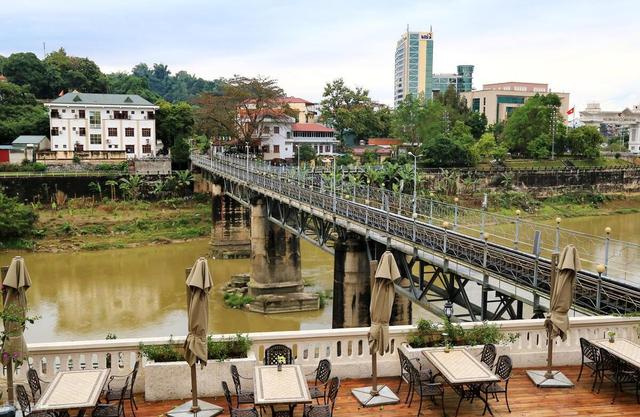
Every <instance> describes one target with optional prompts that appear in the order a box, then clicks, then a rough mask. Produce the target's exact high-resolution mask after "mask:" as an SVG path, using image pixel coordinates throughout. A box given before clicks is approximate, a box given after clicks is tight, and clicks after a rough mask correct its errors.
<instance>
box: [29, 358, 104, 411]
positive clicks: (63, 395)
mask: <svg viewBox="0 0 640 417" xmlns="http://www.w3.org/2000/svg"><path fill="white" fill-rule="evenodd" d="M109 372H110V370H109V369H87V370H83V371H61V372H58V374H56V376H55V377H54V378H53V381H51V384H49V386H48V387H47V389H46V391H45V392H44V393H43V394H42V396H41V397H40V399H39V400H38V402H37V403H36V404H35V406H34V407H33V411H52V412H60V411H64V410H71V409H78V410H79V411H78V417H82V416H83V415H84V413H85V411H86V409H87V408H93V407H95V406H96V404H97V403H98V399H99V398H100V394H101V393H102V388H103V387H104V384H105V383H106V382H107V378H108V377H109Z"/></svg>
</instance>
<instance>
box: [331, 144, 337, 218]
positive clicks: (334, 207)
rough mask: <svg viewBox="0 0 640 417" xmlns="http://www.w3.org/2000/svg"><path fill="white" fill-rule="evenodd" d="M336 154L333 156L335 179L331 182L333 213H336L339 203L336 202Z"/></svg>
mask: <svg viewBox="0 0 640 417" xmlns="http://www.w3.org/2000/svg"><path fill="white" fill-rule="evenodd" d="M336 162H337V161H336V154H335V153H334V154H333V178H332V180H331V182H332V183H333V212H334V213H335V212H336V208H337V201H336V175H337V171H336Z"/></svg>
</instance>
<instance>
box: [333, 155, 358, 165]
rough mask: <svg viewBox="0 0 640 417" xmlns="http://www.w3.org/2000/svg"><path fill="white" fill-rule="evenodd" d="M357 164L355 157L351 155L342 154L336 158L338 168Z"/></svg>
mask: <svg viewBox="0 0 640 417" xmlns="http://www.w3.org/2000/svg"><path fill="white" fill-rule="evenodd" d="M355 162H356V160H355V159H354V158H353V156H352V155H351V154H350V153H345V154H342V155H340V156H338V157H337V158H336V164H338V166H341V165H353V164H355Z"/></svg>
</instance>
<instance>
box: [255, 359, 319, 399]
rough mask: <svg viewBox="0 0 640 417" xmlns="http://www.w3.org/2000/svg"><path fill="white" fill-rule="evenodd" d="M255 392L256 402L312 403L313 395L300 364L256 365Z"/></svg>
mask: <svg viewBox="0 0 640 417" xmlns="http://www.w3.org/2000/svg"><path fill="white" fill-rule="evenodd" d="M254 374H255V378H254V394H255V403H256V404H263V405H265V404H300V403H310V402H311V395H310V394H309V388H308V387H307V381H306V380H305V377H304V374H303V373H302V368H301V367H300V365H282V371H278V367H277V366H274V365H267V366H256V367H255V371H254Z"/></svg>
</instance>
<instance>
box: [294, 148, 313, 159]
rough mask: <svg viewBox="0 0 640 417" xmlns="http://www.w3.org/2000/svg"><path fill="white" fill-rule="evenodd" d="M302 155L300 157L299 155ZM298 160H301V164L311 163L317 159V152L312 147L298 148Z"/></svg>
mask: <svg viewBox="0 0 640 417" xmlns="http://www.w3.org/2000/svg"><path fill="white" fill-rule="evenodd" d="M298 154H300V155H298ZM295 158H296V160H298V159H299V160H300V162H309V161H313V160H314V159H316V150H315V149H313V146H311V145H306V144H305V145H302V146H297V147H296V155H295Z"/></svg>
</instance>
